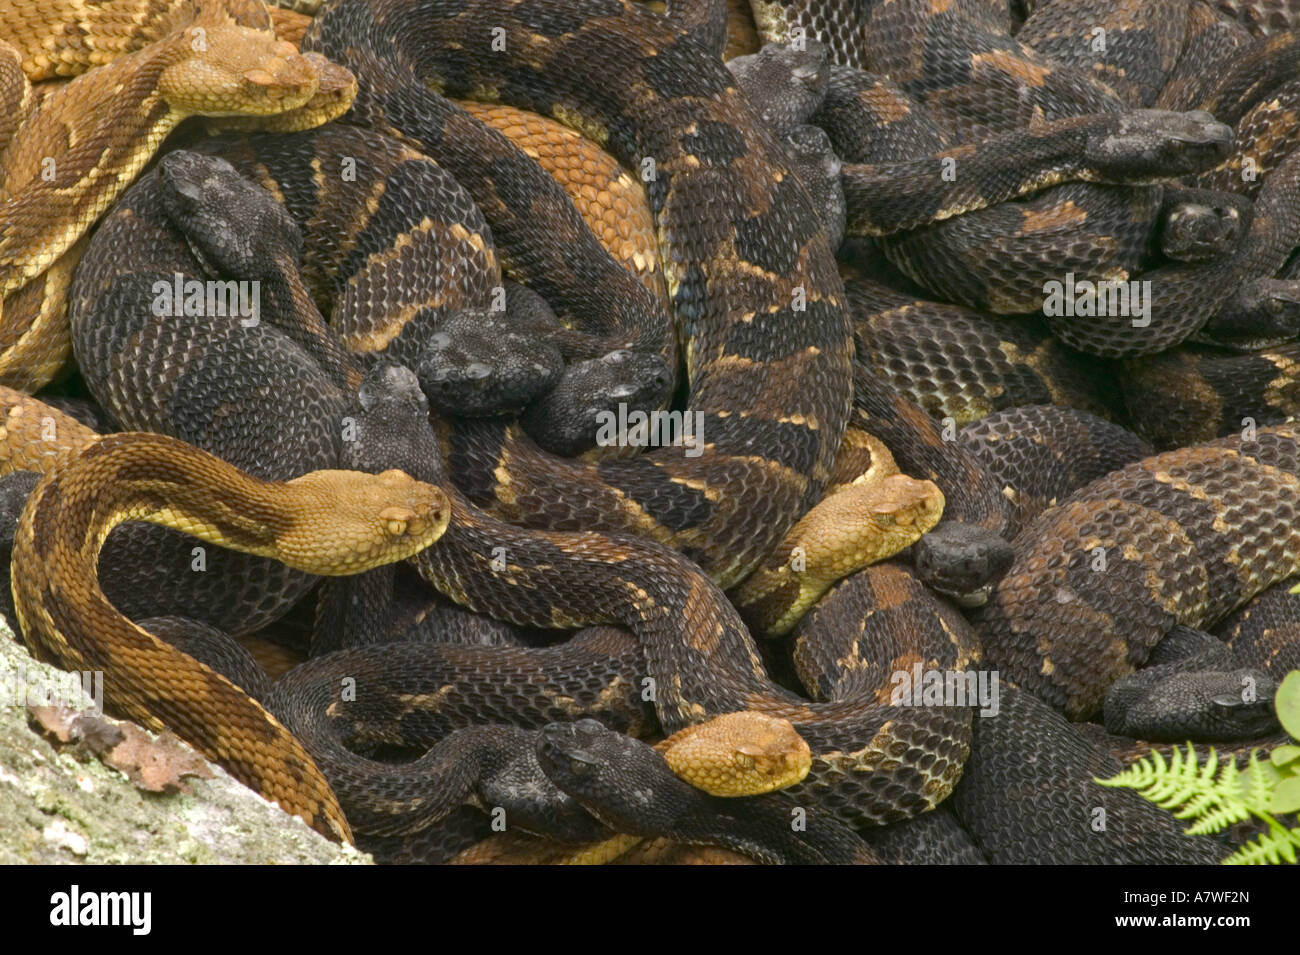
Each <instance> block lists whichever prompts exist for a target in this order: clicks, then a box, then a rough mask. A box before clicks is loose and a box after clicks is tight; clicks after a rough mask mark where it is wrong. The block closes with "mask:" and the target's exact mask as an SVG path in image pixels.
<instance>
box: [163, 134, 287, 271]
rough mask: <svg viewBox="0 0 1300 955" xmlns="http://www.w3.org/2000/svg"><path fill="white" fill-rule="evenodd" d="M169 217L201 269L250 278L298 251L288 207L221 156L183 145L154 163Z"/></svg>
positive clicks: (273, 267)
mask: <svg viewBox="0 0 1300 955" xmlns="http://www.w3.org/2000/svg"><path fill="white" fill-rule="evenodd" d="M158 182H159V185H160V189H159V193H160V195H161V197H162V204H163V209H164V211H165V212H166V214H167V218H168V219H170V220H171V223H172V225H174V226H175V227H176V228H177V229H178V230H179V231H180V232H181V233H182V234H183V235H184V236H185V239H186V241H187V242H188V243H189V246H190V249H191V251H193V253H194V256H195V258H197V259H198V260H199V262H200V264H201V265H203V267H204V268H206V269H209V270H210V271H212V272H214V273H217V274H220V275H228V276H234V277H238V278H243V279H253V278H258V277H260V276H267V275H271V274H274V270H275V269H276V268H278V267H281V266H283V265H284V264H285V263H293V264H296V263H297V262H298V261H299V259H300V257H301V254H302V232H301V230H299V228H298V224H297V223H296V222H294V221H293V218H292V217H291V216H290V215H289V213H288V211H287V210H286V209H285V208H284V206H282V205H281V204H280V203H279V202H277V201H276V200H275V197H273V196H272V195H271V194H270V193H269V192H267V191H266V190H265V189H263V188H262V187H261V186H259V185H257V184H255V183H253V182H250V181H249V180H247V179H245V178H244V177H243V176H241V175H240V174H239V173H238V172H237V171H236V170H235V167H234V166H232V165H231V164H230V163H228V162H226V160H224V159H220V158H218V157H216V156H206V155H202V154H200V153H193V152H189V151H187V150H183V149H182V150H177V151H176V152H173V153H168V154H167V155H166V156H164V157H163V158H162V160H161V161H159V163H158Z"/></svg>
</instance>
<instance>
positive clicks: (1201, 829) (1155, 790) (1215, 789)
mask: <svg viewBox="0 0 1300 955" xmlns="http://www.w3.org/2000/svg"><path fill="white" fill-rule="evenodd" d="M1251 759H1252V761H1255V760H1256V759H1257V757H1256V755H1255V754H1253V753H1252V754H1251ZM1096 782H1097V783H1098V784H1099V785H1102V786H1109V787H1120V786H1124V787H1128V788H1130V789H1134V790H1136V791H1137V793H1138V795H1140V796H1141V797H1142V798H1143V799H1146V800H1147V801H1148V802H1153V803H1155V804H1156V805H1157V806H1159V807H1160V808H1162V809H1168V810H1170V811H1171V812H1172V813H1173V815H1174V818H1176V819H1190V820H1192V821H1193V824H1192V827H1191V828H1190V829H1188V830H1187V833H1188V834H1189V835H1203V834H1205V833H1211V832H1222V831H1223V830H1224V829H1226V828H1227V827H1228V826H1230V825H1232V824H1234V823H1237V822H1241V821H1242V820H1243V819H1247V818H1249V817H1250V815H1251V814H1255V815H1260V814H1262V813H1265V812H1267V810H1268V804H1269V798H1270V795H1271V794H1270V792H1269V790H1268V789H1267V788H1262V789H1261V787H1259V786H1258V785H1255V784H1254V780H1252V779H1250V777H1249V774H1248V782H1247V783H1243V781H1242V778H1241V773H1240V772H1239V771H1238V769H1237V764H1236V763H1235V762H1234V761H1232V760H1228V761H1226V762H1224V763H1223V765H1222V767H1220V765H1219V754H1218V753H1217V752H1216V751H1215V750H1214V749H1213V748H1211V749H1210V750H1209V752H1208V753H1207V754H1206V756H1205V762H1204V763H1203V764H1202V763H1201V762H1200V759H1199V757H1198V754H1197V752H1196V750H1195V748H1194V747H1193V746H1192V745H1191V744H1190V743H1188V744H1187V751H1186V753H1185V754H1184V752H1183V750H1181V749H1179V748H1177V747H1175V748H1174V751H1173V754H1172V755H1171V756H1170V758H1169V759H1168V760H1166V759H1165V757H1164V756H1163V755H1161V753H1160V751H1159V750H1152V751H1151V754H1150V755H1149V756H1144V757H1143V758H1142V759H1140V760H1138V761H1137V762H1136V763H1134V764H1133V765H1131V766H1129V767H1128V768H1127V769H1125V770H1124V771H1123V772H1121V773H1120V774H1119V775H1118V776H1115V777H1113V778H1111V779H1098V780H1097V781H1096Z"/></svg>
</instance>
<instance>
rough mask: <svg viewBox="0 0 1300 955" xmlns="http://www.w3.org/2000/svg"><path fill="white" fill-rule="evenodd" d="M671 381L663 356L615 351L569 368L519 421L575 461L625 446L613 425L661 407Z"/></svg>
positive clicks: (531, 433)
mask: <svg viewBox="0 0 1300 955" xmlns="http://www.w3.org/2000/svg"><path fill="white" fill-rule="evenodd" d="M672 382H673V376H672V371H671V369H669V367H668V365H667V363H666V362H665V361H664V360H663V358H661V357H660V356H659V355H655V354H646V353H644V352H636V351H632V350H631V349H627V348H620V349H616V350H615V351H612V352H610V353H609V354H606V355H602V356H601V357H600V358H591V359H588V360H587V361H580V362H575V363H574V364H572V365H570V366H569V367H568V368H566V369H565V371H564V374H563V375H561V376H560V380H559V383H558V384H556V386H555V387H554V388H553V389H551V390H550V391H549V392H547V393H546V394H545V395H543V396H542V397H541V398H539V399H538V400H537V401H535V402H533V403H532V404H531V405H529V407H528V408H527V410H525V411H524V413H523V415H522V416H521V417H520V422H521V423H522V424H523V426H524V430H526V431H527V432H528V434H529V436H530V437H531V438H532V439H533V440H534V441H536V442H537V443H538V444H539V445H541V446H542V447H543V448H545V449H546V450H547V451H550V452H551V453H552V454H562V455H565V456H568V457H572V456H574V455H578V454H581V453H582V452H583V451H586V450H588V449H590V448H593V447H595V446H597V445H598V444H602V445H608V444H619V443H620V442H622V441H623V440H624V439H625V435H624V434H623V432H622V430H621V429H619V428H615V429H613V430H611V428H610V424H611V423H618V422H623V421H627V420H628V416H629V415H631V414H633V413H634V412H645V411H646V410H647V409H655V408H662V407H663V406H664V404H665V403H667V400H668V397H669V394H670V392H671V390H672ZM691 433H692V434H694V432H693V431H692V432H691ZM611 435H612V437H610V436H611ZM656 437H657V436H656V435H655V434H649V435H647V439H651V438H656Z"/></svg>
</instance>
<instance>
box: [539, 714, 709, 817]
mask: <svg viewBox="0 0 1300 955" xmlns="http://www.w3.org/2000/svg"><path fill="white" fill-rule="evenodd" d="M537 761H538V762H539V763H540V764H541V767H542V771H543V772H545V773H546V775H547V777H548V778H549V779H550V780H551V781H552V782H553V783H555V785H556V786H558V787H559V788H560V789H562V790H563V791H564V792H566V793H568V794H569V795H570V796H572V797H573V798H574V799H575V800H577V801H578V802H579V803H581V804H582V805H583V807H585V808H586V810H587V811H588V812H590V813H591V814H592V815H593V816H595V817H596V818H597V819H599V820H600V821H601V822H603V823H604V824H605V825H607V826H609V827H610V828H612V829H615V830H616V831H618V832H627V833H632V834H647V835H648V834H654V832H655V831H657V830H659V829H661V828H663V827H664V825H665V823H666V822H668V821H669V820H671V819H672V818H673V817H674V816H676V815H679V814H681V813H682V812H684V811H688V810H689V808H690V807H691V805H692V804H693V803H694V802H696V801H699V802H704V801H705V800H707V798H708V797H707V796H705V794H704V793H702V792H700V791H699V790H697V789H694V788H692V787H691V786H690V785H689V784H687V783H684V782H682V781H681V780H680V779H678V778H677V777H676V776H674V775H673V772H672V770H670V769H669V768H668V764H667V763H666V762H664V759H663V757H662V756H660V755H659V754H658V753H657V752H655V750H654V749H653V748H652V747H650V746H648V745H646V744H645V743H642V742H640V741H639V740H634V739H632V738H631V737H628V736H624V735H623V734H622V733H618V732H615V731H614V730H611V729H607V728H606V727H605V726H603V725H602V724H601V723H598V722H597V721H596V720H593V719H583V720H578V721H577V722H576V723H551V724H549V725H547V726H546V727H544V728H543V729H542V734H541V740H540V742H539V743H538V747H537Z"/></svg>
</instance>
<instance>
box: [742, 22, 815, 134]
mask: <svg viewBox="0 0 1300 955" xmlns="http://www.w3.org/2000/svg"><path fill="white" fill-rule="evenodd" d="M727 68H728V69H729V70H731V72H732V75H733V76H735V77H736V82H737V84H739V86H740V88H741V90H742V91H743V92H744V94H745V98H746V99H747V100H749V103H750V106H751V107H752V108H753V109H754V111H755V112H756V113H758V115H759V117H760V118H761V119H762V120H763V122H764V123H766V124H767V126H768V128H769V129H771V130H772V131H773V132H775V133H777V134H778V135H779V134H784V133H786V132H788V131H789V130H791V129H793V128H794V127H796V126H798V125H800V124H802V123H806V122H807V121H808V119H809V118H810V117H811V116H812V114H813V113H815V112H816V111H817V108H818V107H819V106H821V104H822V100H823V99H824V98H825V96H826V84H827V81H828V80H829V78H830V60H829V58H828V56H827V52H826V47H824V46H823V45H822V44H821V43H819V42H818V41H817V40H814V39H812V38H808V39H807V40H806V41H805V43H804V46H803V49H801V50H797V49H795V48H794V47H793V46H792V45H789V44H785V43H769V44H767V45H766V46H764V47H763V48H762V49H761V50H759V51H758V52H757V53H751V54H749V55H748V56H737V57H734V58H733V59H730V60H728V61H727Z"/></svg>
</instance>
